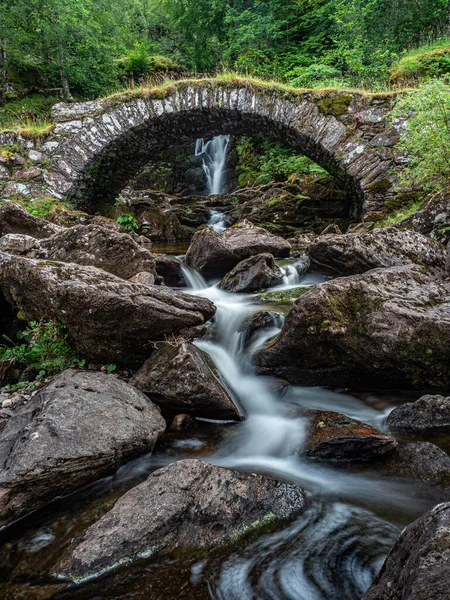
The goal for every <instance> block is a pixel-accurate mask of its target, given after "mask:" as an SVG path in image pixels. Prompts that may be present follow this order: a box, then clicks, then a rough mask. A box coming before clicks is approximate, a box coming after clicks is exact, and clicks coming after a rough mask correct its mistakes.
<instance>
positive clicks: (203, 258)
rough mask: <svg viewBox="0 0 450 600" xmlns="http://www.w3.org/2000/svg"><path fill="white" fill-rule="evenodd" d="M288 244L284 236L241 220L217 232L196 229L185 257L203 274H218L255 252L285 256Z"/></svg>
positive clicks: (223, 272) (220, 274)
mask: <svg viewBox="0 0 450 600" xmlns="http://www.w3.org/2000/svg"><path fill="white" fill-rule="evenodd" d="M290 251H291V245H290V244H289V242H287V241H286V240H285V239H283V238H281V237H278V236H276V235H273V234H271V233H269V232H268V231H266V230H265V229H262V227H255V225H253V224H252V223H250V222H249V221H242V222H241V223H238V224H236V225H233V226H232V227H229V228H228V229H226V230H225V231H224V232H223V233H222V234H218V233H216V232H215V231H212V230H211V229H204V230H202V231H199V232H197V233H196V234H195V235H194V237H193V238H192V242H191V245H190V246H189V248H188V251H187V253H186V257H185V261H186V264H187V265H188V266H189V267H193V268H194V269H197V270H198V271H200V273H202V275H204V276H205V277H222V276H223V275H225V274H226V273H228V271H230V269H232V268H233V267H235V266H236V265H237V264H238V263H239V262H241V261H242V260H244V259H245V258H249V257H250V256H256V255H257V254H265V253H268V254H272V255H273V256H275V257H277V258H278V257H280V258H283V257H286V256H289V253H290Z"/></svg>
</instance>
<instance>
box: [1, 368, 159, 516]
mask: <svg viewBox="0 0 450 600" xmlns="http://www.w3.org/2000/svg"><path fill="white" fill-rule="evenodd" d="M165 427H166V424H165V421H164V419H163V418H162V416H161V414H160V411H159V409H158V408H157V407H156V406H154V405H153V404H152V403H151V402H150V401H149V400H148V398H147V397H146V396H144V394H142V393H141V392H139V391H138V390H136V389H135V388H133V387H132V386H130V385H128V384H126V383H124V382H123V381H120V379H118V378H117V377H115V376H114V375H106V374H104V373H98V372H91V371H75V370H72V369H69V370H67V371H64V372H63V373H61V374H60V375H58V376H57V377H56V378H55V379H54V380H53V381H52V383H51V384H50V385H49V386H47V387H46V388H44V389H42V390H41V391H39V392H38V394H37V395H36V396H34V397H33V398H32V399H31V400H29V401H28V403H27V404H26V406H24V407H23V408H22V409H21V410H19V411H18V412H17V413H16V414H14V416H12V417H11V418H10V419H8V421H7V423H6V425H5V426H4V428H3V430H2V431H1V433H0V465H1V470H0V525H5V524H7V523H9V522H11V521H12V520H15V519H17V518H19V517H21V516H23V515H24V514H26V513H29V512H31V511H32V510H35V509H36V508H39V507H40V506H42V505H43V504H45V503H46V502H49V501H50V500H52V499H53V498H55V497H56V496H59V495H61V494H68V493H70V492H72V491H73V490H76V489H78V488H79V487H81V486H83V485H85V484H87V483H89V482H91V481H94V480H96V479H98V478H99V477H102V476H104V475H106V474H108V473H111V472H114V471H115V469H117V467H118V466H119V465H120V464H121V463H123V462H125V461H127V460H130V459H131V458H134V457H135V456H138V455H139V454H143V453H146V452H151V451H152V450H153V447H154V445H155V442H156V440H157V439H158V437H159V436H160V435H161V434H162V433H163V432H164V430H165Z"/></svg>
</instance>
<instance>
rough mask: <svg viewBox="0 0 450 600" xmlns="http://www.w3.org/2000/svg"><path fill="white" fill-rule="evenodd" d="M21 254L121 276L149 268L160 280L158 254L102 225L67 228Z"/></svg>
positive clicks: (129, 275) (127, 276) (125, 235)
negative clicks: (156, 268) (92, 268)
mask: <svg viewBox="0 0 450 600" xmlns="http://www.w3.org/2000/svg"><path fill="white" fill-rule="evenodd" d="M5 251H7V250H6V249H5ZM20 254H22V255H25V256H29V257H30V258H39V259H43V260H57V261H62V262H69V263H76V264H77V265H85V266H93V267H98V268H99V269H103V271H107V272H108V273H112V274H113V275H117V277H121V278H122V279H130V278H131V277H133V276H134V275H136V274H137V273H140V272H142V271H146V272H147V273H151V274H152V275H153V277H154V278H156V279H157V280H158V282H159V281H160V277H159V276H158V274H157V273H156V270H155V257H154V256H153V254H152V253H151V252H149V250H145V249H144V248H142V247H141V246H140V245H139V244H137V243H136V242H135V241H134V240H133V239H132V238H131V236H129V235H128V234H127V233H121V232H120V231H114V230H112V229H107V228H105V227H101V226H99V225H75V226H73V227H70V228H68V229H64V230H63V231H61V232H60V233H56V234H55V235H53V236H51V237H49V238H47V239H45V240H36V241H35V244H34V245H33V246H32V247H31V248H30V249H29V250H28V252H26V253H25V252H20Z"/></svg>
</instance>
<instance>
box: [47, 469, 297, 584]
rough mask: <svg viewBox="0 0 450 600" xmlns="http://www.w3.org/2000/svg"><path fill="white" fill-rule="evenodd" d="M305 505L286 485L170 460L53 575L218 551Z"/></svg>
mask: <svg viewBox="0 0 450 600" xmlns="http://www.w3.org/2000/svg"><path fill="white" fill-rule="evenodd" d="M306 504H307V494H306V492H304V491H303V490H302V489H301V488H299V487H297V486H296V485H294V484H291V483H284V482H279V481H275V480H273V479H269V478H267V477H263V476H261V475H250V474H247V473H238V472H236V471H231V470H228V469H223V468H221V467H216V466H213V465H209V464H207V463H204V462H202V461H200V460H183V461H179V462H175V463H172V464H171V465H169V466H168V467H165V468H163V469H159V470H158V471H155V472H154V473H152V474H151V475H150V477H149V478H148V479H147V480H146V481H145V482H144V483H141V484H140V485H138V486H136V487H134V488H133V489H131V490H130V491H129V492H127V493H126V494H125V495H124V496H122V498H120V500H118V501H117V502H116V504H115V506H114V507H113V509H112V510H110V511H109V512H108V513H107V514H106V515H105V516H104V517H102V518H101V519H100V520H99V521H97V522H96V523H94V525H92V526H91V527H90V528H89V529H88V530H87V531H86V532H85V533H84V534H83V535H82V536H81V537H80V538H79V539H78V540H76V541H75V546H74V547H73V548H72V549H69V552H68V554H67V555H66V556H65V557H64V558H63V559H62V561H61V562H60V563H59V565H58V566H57V567H56V569H55V571H56V575H57V576H58V578H59V579H66V580H70V581H80V580H83V579H86V578H91V577H95V576H96V575H99V574H100V573H105V572H107V571H109V570H111V569H113V568H115V567H117V566H119V565H121V564H124V563H129V562H131V561H133V560H136V559H138V558H140V557H144V556H146V557H148V556H150V555H154V554H157V553H159V554H161V553H166V554H167V553H170V552H173V551H174V550H178V552H179V551H183V550H184V551H189V550H190V551H192V550H194V549H205V550H206V549H208V548H214V547H217V546H222V547H223V546H225V545H226V544H229V543H236V541H238V540H239V538H240V537H243V536H244V535H245V534H248V533H249V532H251V531H255V530H256V531H257V530H258V529H260V528H262V527H263V526H267V525H268V524H270V523H274V524H275V523H277V522H286V521H288V520H289V519H292V518H294V517H295V516H297V515H298V514H300V513H301V512H302V511H303V510H304V508H305V506H306Z"/></svg>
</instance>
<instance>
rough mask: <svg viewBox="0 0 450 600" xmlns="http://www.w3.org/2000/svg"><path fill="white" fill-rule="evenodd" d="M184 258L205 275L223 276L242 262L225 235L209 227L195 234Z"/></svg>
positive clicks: (189, 265)
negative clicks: (227, 242)
mask: <svg viewBox="0 0 450 600" xmlns="http://www.w3.org/2000/svg"><path fill="white" fill-rule="evenodd" d="M184 260H185V262H186V264H187V266H188V267H192V268H193V269H196V270H197V271H199V272H200V273H201V274H202V275H204V276H205V277H222V276H223V275H225V273H228V271H230V270H231V269H232V268H233V267H235V266H236V265H237V264H238V262H240V259H239V258H238V257H237V256H235V255H234V254H233V252H232V251H231V250H230V249H229V248H228V246H227V245H226V243H225V241H224V239H223V236H222V235H220V234H219V233H216V232H215V231H213V230H212V229H209V228H207V229H202V230H201V231H198V232H197V233H196V234H195V235H194V237H193V238H192V242H191V245H190V246H189V248H188V251H187V252H186V256H185V259H184Z"/></svg>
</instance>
